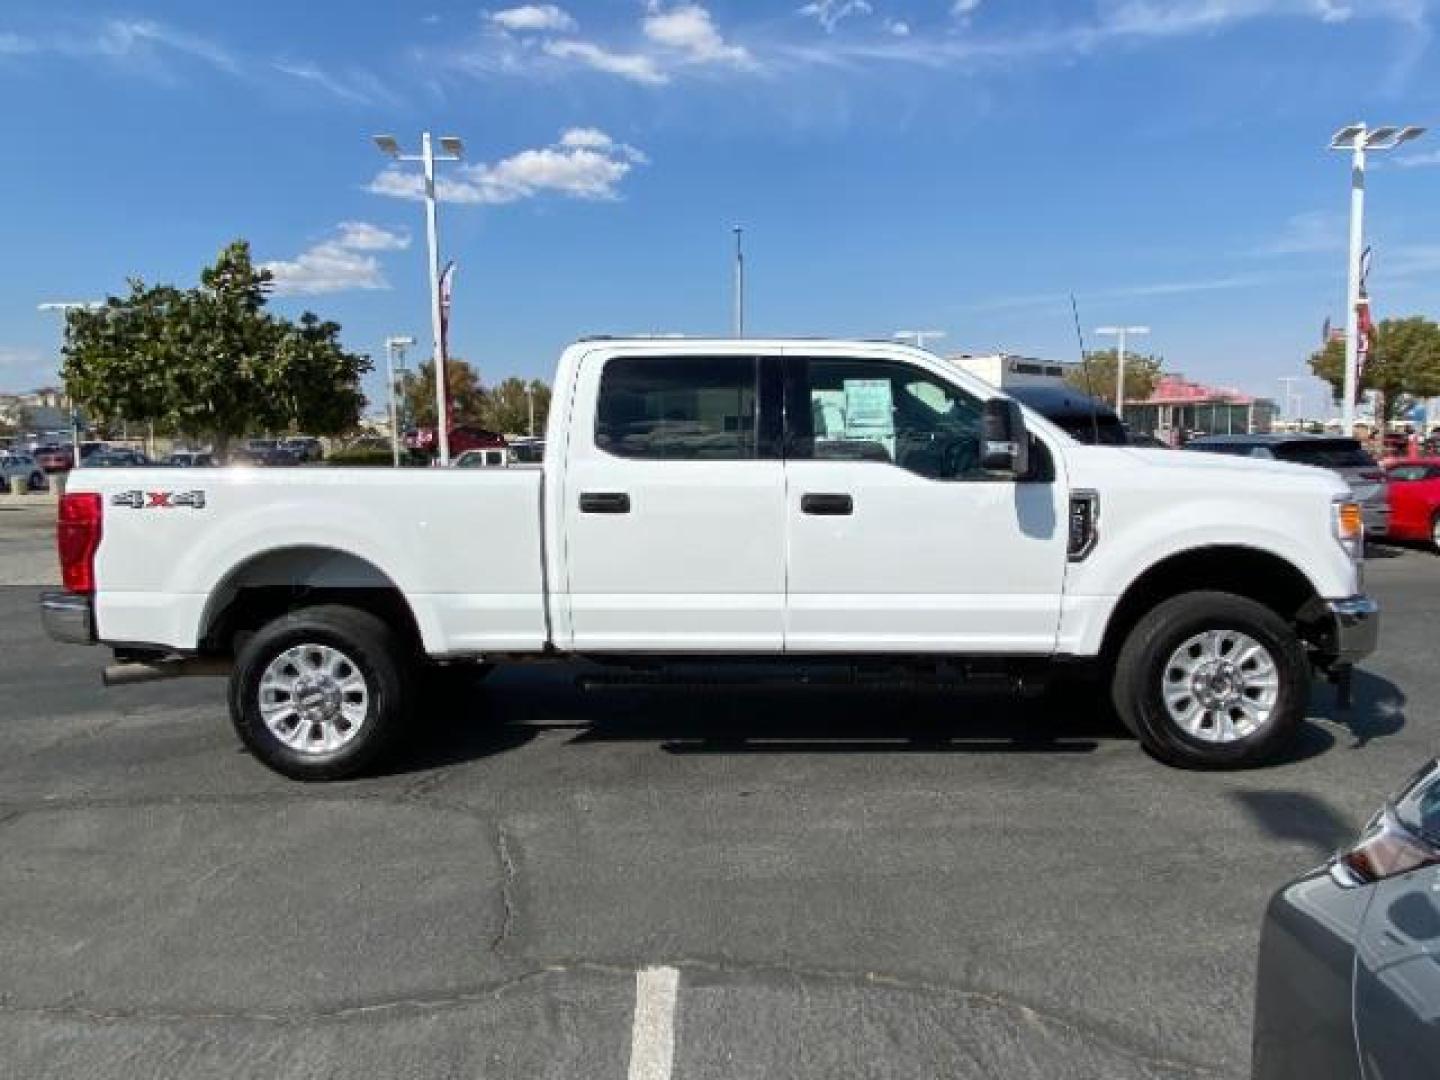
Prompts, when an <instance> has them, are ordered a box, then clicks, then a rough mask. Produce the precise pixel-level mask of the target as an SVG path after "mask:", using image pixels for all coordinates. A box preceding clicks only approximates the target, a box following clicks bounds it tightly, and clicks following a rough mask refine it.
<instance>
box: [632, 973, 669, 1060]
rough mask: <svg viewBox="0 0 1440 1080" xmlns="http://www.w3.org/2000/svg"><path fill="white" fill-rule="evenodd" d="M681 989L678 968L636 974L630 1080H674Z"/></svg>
mask: <svg viewBox="0 0 1440 1080" xmlns="http://www.w3.org/2000/svg"><path fill="white" fill-rule="evenodd" d="M679 988H680V972H679V971H677V970H676V969H675V968H672V967H652V968H641V969H640V970H639V971H637V972H636V973H635V1022H634V1025H633V1026H632V1027H631V1029H630V1072H629V1080H670V1073H671V1071H672V1070H673V1069H674V1067H675V999H676V992H677V991H678V990H679Z"/></svg>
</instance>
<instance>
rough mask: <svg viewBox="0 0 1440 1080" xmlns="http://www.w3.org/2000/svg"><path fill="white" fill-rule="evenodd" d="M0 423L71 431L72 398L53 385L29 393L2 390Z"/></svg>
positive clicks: (36, 428)
mask: <svg viewBox="0 0 1440 1080" xmlns="http://www.w3.org/2000/svg"><path fill="white" fill-rule="evenodd" d="M0 423H3V424H5V425H7V426H9V427H23V428H25V430H26V432H33V433H37V434H38V433H40V432H46V431H68V430H69V428H70V399H69V397H67V396H66V394H65V391H63V390H60V389H59V388H57V387H54V386H46V387H42V388H40V389H39V390H32V391H30V392H29V393H26V394H0Z"/></svg>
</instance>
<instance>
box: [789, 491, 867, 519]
mask: <svg viewBox="0 0 1440 1080" xmlns="http://www.w3.org/2000/svg"><path fill="white" fill-rule="evenodd" d="M800 512H801V513H802V514H815V515H816V516H819V517H843V516H845V515H846V514H853V513H854V512H855V500H854V499H852V498H851V497H850V496H849V495H847V494H844V493H841V492H825V491H807V492H806V493H805V494H804V495H801V496H800Z"/></svg>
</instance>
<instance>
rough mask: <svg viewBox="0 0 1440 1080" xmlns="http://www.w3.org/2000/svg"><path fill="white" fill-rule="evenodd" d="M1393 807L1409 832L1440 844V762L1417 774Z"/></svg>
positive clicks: (1431, 764)
mask: <svg viewBox="0 0 1440 1080" xmlns="http://www.w3.org/2000/svg"><path fill="white" fill-rule="evenodd" d="M1392 805H1393V806H1394V810H1395V816H1396V817H1397V818H1399V819H1400V821H1401V822H1402V823H1404V825H1405V827H1406V828H1408V829H1410V830H1412V831H1413V832H1416V833H1419V834H1420V835H1421V836H1424V837H1425V838H1426V839H1427V840H1433V841H1436V842H1440V760H1436V761H1432V762H1430V764H1429V765H1426V766H1425V768H1423V769H1421V770H1420V771H1419V772H1418V773H1416V774H1415V775H1414V776H1413V777H1412V778H1411V779H1410V782H1409V783H1408V784H1406V785H1405V789H1404V791H1403V792H1401V794H1400V795H1399V797H1397V798H1396V799H1395V801H1394V803H1393V804H1392Z"/></svg>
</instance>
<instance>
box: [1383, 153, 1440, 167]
mask: <svg viewBox="0 0 1440 1080" xmlns="http://www.w3.org/2000/svg"><path fill="white" fill-rule="evenodd" d="M1393 163H1394V164H1395V165H1397V166H1399V167H1400V168H1402V169H1422V168H1425V167H1426V166H1427V165H1440V150H1431V151H1429V152H1427V153H1424V154H1401V155H1400V156H1399V157H1397V158H1395V159H1394V160H1393Z"/></svg>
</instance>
